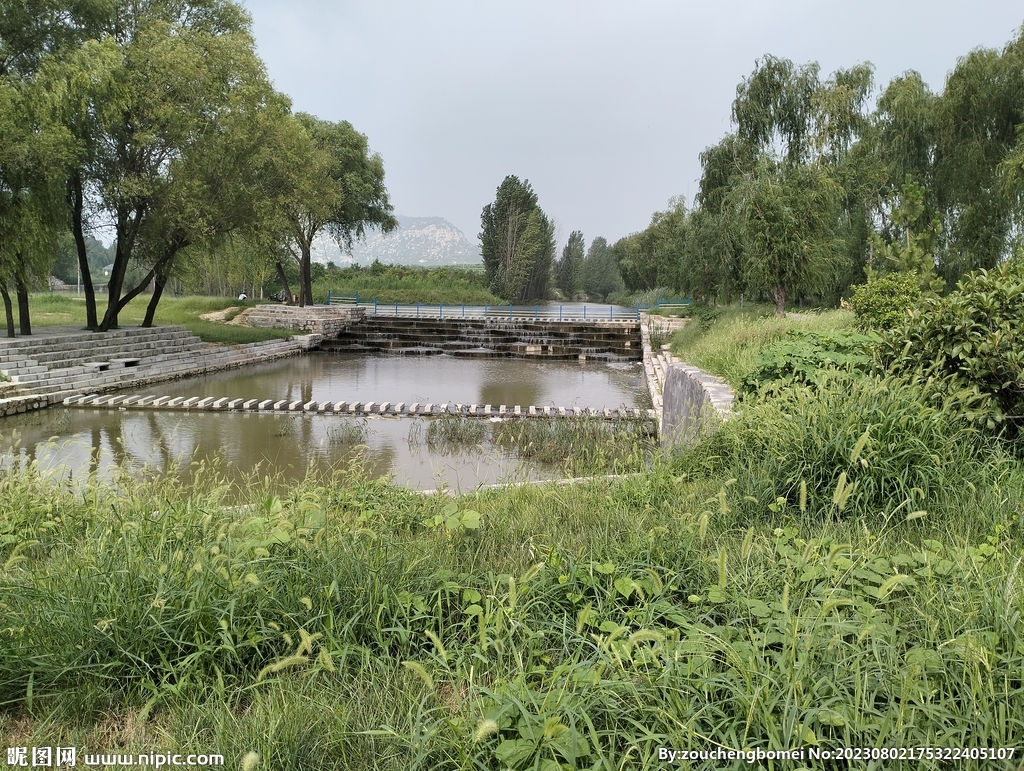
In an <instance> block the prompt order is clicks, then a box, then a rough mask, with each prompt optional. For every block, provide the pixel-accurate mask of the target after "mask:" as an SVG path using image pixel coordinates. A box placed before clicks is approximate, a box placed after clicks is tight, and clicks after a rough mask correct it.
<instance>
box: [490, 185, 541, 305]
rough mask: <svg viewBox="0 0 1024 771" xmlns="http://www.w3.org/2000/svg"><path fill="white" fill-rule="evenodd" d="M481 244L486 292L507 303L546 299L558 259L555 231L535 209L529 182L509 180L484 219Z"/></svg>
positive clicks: (538, 208)
mask: <svg viewBox="0 0 1024 771" xmlns="http://www.w3.org/2000/svg"><path fill="white" fill-rule="evenodd" d="M480 244H481V251H482V252H483V258H484V271H485V274H486V276H487V284H488V287H489V288H490V290H491V291H492V292H494V294H496V295H498V296H499V297H503V298H505V299H506V300H508V301H509V302H523V301H525V300H532V299H538V298H543V297H546V296H547V294H548V289H549V286H550V282H551V270H552V263H553V262H554V255H555V228H554V225H553V224H552V222H551V220H549V219H548V217H547V215H545V214H544V212H543V211H542V210H541V208H540V207H539V206H538V205H537V194H536V193H534V192H533V188H532V187H531V186H530V183H529V181H527V180H520V179H519V178H518V177H516V176H511V175H510V176H507V177H505V179H504V181H503V182H502V183H501V184H500V185H499V186H498V189H497V192H496V195H495V199H494V203H489V204H487V205H486V206H485V207H484V209H483V212H481V214H480Z"/></svg>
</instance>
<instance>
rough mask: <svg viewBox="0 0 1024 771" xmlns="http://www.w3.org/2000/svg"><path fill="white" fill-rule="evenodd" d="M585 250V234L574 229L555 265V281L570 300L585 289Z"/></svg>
mask: <svg viewBox="0 0 1024 771" xmlns="http://www.w3.org/2000/svg"><path fill="white" fill-rule="evenodd" d="M583 250H584V241H583V234H582V233H581V232H580V231H578V230H574V231H573V232H572V233H570V234H569V242H568V243H567V244H566V245H565V248H564V249H562V259H560V260H559V261H558V265H557V266H556V267H555V283H556V284H557V285H558V288H559V289H561V290H562V292H563V293H564V294H565V296H566V297H567V298H568V299H570V300H571V299H572V298H573V297H575V296H576V295H577V294H579V293H580V291H581V290H582V289H583Z"/></svg>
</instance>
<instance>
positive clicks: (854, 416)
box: [691, 370, 1007, 522]
mask: <svg viewBox="0 0 1024 771" xmlns="http://www.w3.org/2000/svg"><path fill="white" fill-rule="evenodd" d="M812 377H813V380H814V385H809V386H802V385H794V386H792V387H789V388H781V389H775V390H773V392H772V395H771V396H770V397H769V398H765V399H764V400H762V401H758V402H755V403H752V404H748V405H746V406H744V407H743V409H742V410H741V411H740V412H739V414H737V415H736V416H734V417H732V418H731V419H730V420H728V421H726V423H725V425H724V426H723V427H722V428H721V429H720V430H719V431H718V432H717V433H716V434H715V435H714V436H713V437H712V438H711V439H710V440H709V441H708V442H707V444H706V445H705V446H702V447H699V448H698V449H697V450H695V451H694V453H693V457H692V459H691V462H692V463H693V464H694V467H700V466H701V465H702V464H704V465H705V467H706V468H710V469H712V470H713V471H714V473H715V474H716V475H728V476H730V477H735V478H736V479H738V480H739V481H738V482H737V489H738V491H739V492H740V493H741V494H746V495H751V496H753V497H754V498H755V499H756V500H757V501H760V502H761V503H763V504H767V503H774V502H777V503H778V505H780V506H786V507H788V510H789V511H793V510H794V509H796V510H798V511H799V512H800V516H805V515H806V516H814V517H820V516H823V515H825V516H851V517H863V518H867V519H868V520H869V521H871V522H880V521H883V520H884V519H888V518H890V517H893V516H898V517H899V518H900V519H902V518H903V517H906V516H907V515H909V514H911V513H913V512H916V511H923V510H926V511H928V512H929V513H930V514H931V515H932V516H945V515H952V514H954V513H955V512H957V511H958V510H959V508H960V507H962V506H967V507H970V506H971V505H973V503H972V502H973V500H974V494H975V493H976V492H977V491H978V490H981V489H984V488H987V487H990V486H991V485H993V484H995V480H996V479H998V477H999V475H1000V474H1001V473H1002V469H1004V468H1005V467H1006V463H1007V461H1006V460H1005V459H1003V458H1002V457H1001V456H1000V454H999V452H998V450H997V449H995V448H993V447H992V446H990V445H989V444H988V443H987V442H986V441H985V440H984V438H983V437H982V436H981V435H980V434H979V433H978V431H977V430H976V429H975V428H974V427H973V426H972V424H971V422H970V421H969V420H967V419H966V418H965V417H964V416H963V415H962V414H961V411H960V405H958V404H955V403H947V404H945V405H937V406H933V405H931V404H929V399H928V394H927V393H926V392H925V391H924V390H923V389H921V388H919V387H914V386H912V385H910V384H909V383H907V382H906V381H904V380H901V379H899V378H895V377H872V376H866V375H863V374H860V373H858V372H842V371H838V370H832V371H826V370H821V371H818V372H817V373H814V374H813V376H812Z"/></svg>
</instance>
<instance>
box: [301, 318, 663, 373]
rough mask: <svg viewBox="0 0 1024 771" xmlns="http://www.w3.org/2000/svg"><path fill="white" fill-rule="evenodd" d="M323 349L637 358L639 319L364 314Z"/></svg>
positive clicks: (325, 341)
mask: <svg viewBox="0 0 1024 771" xmlns="http://www.w3.org/2000/svg"><path fill="white" fill-rule="evenodd" d="M320 348H321V349H322V350H324V351H330V352H341V353H378V352H380V353H391V354H402V355H416V356H430V355H437V354H442V353H445V354H448V355H449V356H457V357H483V358H488V357H513V358H522V359H556V360H557V359H563V360H564V359H580V360H588V359H596V360H600V361H623V362H625V361H639V360H640V359H641V358H642V355H643V351H642V341H641V335H640V324H639V322H637V321H588V322H583V321H548V320H544V321H532V320H515V319H513V320H498V319H480V318H477V319H475V318H465V319H446V318H430V319H420V318H408V317H395V318H389V317H383V316H372V317H366V318H364V319H362V320H361V321H358V322H354V323H350V324H348V325H347V326H346V327H345V328H344V329H342V330H340V331H338V332H337V333H336V334H335V335H333V336H331V337H326V336H325V337H324V339H323V340H322V341H321V343H320Z"/></svg>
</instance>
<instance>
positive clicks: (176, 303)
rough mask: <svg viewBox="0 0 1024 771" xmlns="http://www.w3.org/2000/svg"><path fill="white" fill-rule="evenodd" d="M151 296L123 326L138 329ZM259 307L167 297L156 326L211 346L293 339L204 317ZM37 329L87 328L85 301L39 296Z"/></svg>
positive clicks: (35, 300) (127, 314)
mask: <svg viewBox="0 0 1024 771" xmlns="http://www.w3.org/2000/svg"><path fill="white" fill-rule="evenodd" d="M149 299H150V298H149V297H148V296H145V295H143V296H140V297H137V298H135V300H133V301H132V302H130V303H128V305H127V306H125V308H124V310H122V311H121V313H120V314H119V316H118V320H119V322H120V324H121V326H138V325H139V324H141V323H142V320H143V318H144V317H145V315H146V307H147V305H148V304H149ZM97 305H98V307H97V313H98V314H99V315H100V316H102V315H103V312H104V310H105V308H106V296H105V295H101V296H99V297H97ZM254 305H256V303H255V302H253V301H246V302H242V301H239V300H235V299H231V298H226V297H164V298H163V299H161V301H160V307H159V308H158V309H157V313H156V324H157V325H158V326H160V325H171V324H177V325H181V326H184V327H185V328H186V329H188V330H189V331H190V332H192V333H193V334H195V335H197V336H198V337H199V338H200V339H201V340H203V341H204V342H207V343H228V344H242V343H255V342H259V341H261V340H278V339H283V338H288V337H291V336H292V335H293V334H294V331H292V330H286V329H265V328H256V327H244V326H236V325H229V324H224V323H219V322H212V321H206V320H204V319H201V318H200V316H201V315H202V314H205V313H210V312H212V311H221V310H224V309H226V308H233V307H234V308H246V307H252V306H254ZM29 308H30V310H31V313H32V325H33V326H34V327H50V326H62V325H68V324H71V325H80V326H82V327H84V326H85V299H84V298H80V297H78V296H76V295H72V294H57V293H48V294H36V295H32V297H31V300H30V301H29Z"/></svg>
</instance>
